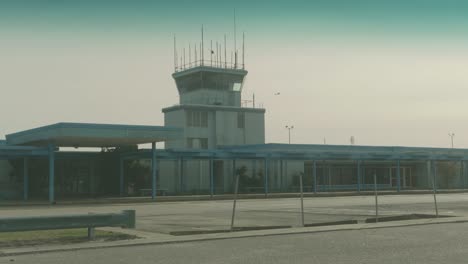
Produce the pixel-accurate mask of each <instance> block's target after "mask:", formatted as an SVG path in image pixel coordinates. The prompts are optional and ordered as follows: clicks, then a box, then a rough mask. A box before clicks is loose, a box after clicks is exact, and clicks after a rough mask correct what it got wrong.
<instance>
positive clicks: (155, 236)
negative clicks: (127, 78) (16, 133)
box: [0, 217, 468, 257]
mask: <svg viewBox="0 0 468 264" xmlns="http://www.w3.org/2000/svg"><path fill="white" fill-rule="evenodd" d="M464 222H468V217H448V218H433V219H419V220H407V221H394V222H382V223H371V224H350V225H335V226H321V227H295V228H285V229H270V230H256V231H242V232H232V233H231V232H227V233H217V234H204V235H190V236H171V235H166V234H159V233H150V232H143V231H137V230H130V229H113V228H112V229H111V228H106V230H113V231H117V232H122V233H128V234H132V235H138V236H139V237H141V238H139V239H133V240H121V241H112V242H86V243H80V244H69V245H55V246H40V247H32V248H13V249H0V257H5V256H15V255H24V254H39V253H47V252H60V251H74V250H84V249H100V248H110V247H128V246H143V245H159V244H168V243H185V242H197V241H207V240H220V239H231V238H247V237H259V236H277V235H290V234H304V233H310V234H312V233H318V232H333V231H343V230H362V229H375V228H391V227H409V226H417V225H429V224H446V223H464Z"/></svg>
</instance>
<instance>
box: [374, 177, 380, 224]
mask: <svg viewBox="0 0 468 264" xmlns="http://www.w3.org/2000/svg"><path fill="white" fill-rule="evenodd" d="M374 195H375V222H376V223H378V222H379V201H378V196H377V173H375V172H374Z"/></svg>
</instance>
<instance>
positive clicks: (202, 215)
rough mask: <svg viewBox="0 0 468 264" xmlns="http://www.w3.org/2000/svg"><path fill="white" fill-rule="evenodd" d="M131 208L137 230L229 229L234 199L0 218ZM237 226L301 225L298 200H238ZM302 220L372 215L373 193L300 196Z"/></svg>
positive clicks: (390, 207)
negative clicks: (366, 194)
mask: <svg viewBox="0 0 468 264" xmlns="http://www.w3.org/2000/svg"><path fill="white" fill-rule="evenodd" d="M437 199H438V204H439V213H440V214H444V215H456V216H468V194H466V193H454V194H439V195H438V196H437ZM125 209H135V210H136V212H137V229H139V230H142V231H147V232H153V233H166V234H167V233H170V232H172V231H194V230H197V231H200V230H213V229H228V228H229V226H230V221H231V213H232V201H229V200H219V201H189V202H159V203H158V202H155V203H134V204H96V205H55V206H34V207H24V206H21V207H3V208H0V215H1V216H2V217H9V216H41V215H63V214H87V213H88V212H93V213H105V212H119V211H121V210H125ZM237 209H238V210H237V213H236V222H235V225H236V226H272V225H292V226H299V224H300V214H299V212H300V201H299V198H278V199H251V200H239V201H238V204H237ZM304 209H305V222H306V223H318V222H332V221H339V220H364V219H365V218H367V217H372V216H373V215H374V214H375V211H374V210H375V207H374V197H373V196H348V197H309V198H305V199H304ZM379 213H380V214H381V215H401V214H410V213H423V214H434V200H433V197H432V195H429V194H425V195H422V194H417V195H386V196H380V197H379Z"/></svg>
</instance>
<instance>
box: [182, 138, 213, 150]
mask: <svg viewBox="0 0 468 264" xmlns="http://www.w3.org/2000/svg"><path fill="white" fill-rule="evenodd" d="M187 147H188V148H191V149H207V148H208V139H207V138H187Z"/></svg>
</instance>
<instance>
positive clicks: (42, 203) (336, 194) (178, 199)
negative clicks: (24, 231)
mask: <svg viewBox="0 0 468 264" xmlns="http://www.w3.org/2000/svg"><path fill="white" fill-rule="evenodd" d="M437 193H438V194H451V193H468V190H460V189H458V190H440V191H437ZM411 194H414V195H417V194H433V191H432V190H412V191H400V192H397V191H386V190H382V191H379V195H382V196H383V195H411ZM373 195H374V191H361V192H318V193H304V197H348V196H373ZM298 197H300V193H270V194H268V195H265V194H239V195H238V197H237V199H280V198H298ZM232 199H234V195H233V194H222V195H214V196H213V197H211V196H210V195H190V196H158V197H157V198H156V200H152V199H151V198H150V197H123V198H119V197H116V198H100V199H99V198H98V199H84V200H62V201H60V200H59V201H56V202H55V203H54V204H50V203H49V202H48V201H38V200H35V201H34V200H33V201H0V207H16V206H63V205H89V204H128V203H155V202H186V201H222V200H232Z"/></svg>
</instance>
